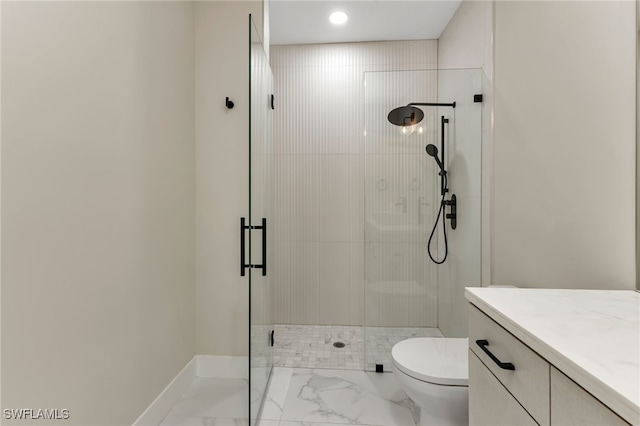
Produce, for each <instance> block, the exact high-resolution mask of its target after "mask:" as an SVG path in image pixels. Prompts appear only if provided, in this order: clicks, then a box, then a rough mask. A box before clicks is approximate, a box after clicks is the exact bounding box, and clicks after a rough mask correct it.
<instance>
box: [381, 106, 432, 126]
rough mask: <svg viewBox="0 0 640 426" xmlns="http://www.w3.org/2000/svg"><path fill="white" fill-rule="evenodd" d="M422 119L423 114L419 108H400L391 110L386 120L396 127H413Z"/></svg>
mask: <svg viewBox="0 0 640 426" xmlns="http://www.w3.org/2000/svg"><path fill="white" fill-rule="evenodd" d="M423 118H424V112H422V110H421V109H420V108H416V107H413V106H408V105H407V106H401V107H398V108H396V109H393V110H391V112H390V113H389V115H387V119H388V120H389V122H390V123H391V124H393V125H396V126H402V127H406V126H413V125H415V124H418V123H419V122H421V121H422V119H423Z"/></svg>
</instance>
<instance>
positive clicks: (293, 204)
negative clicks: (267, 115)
mask: <svg viewBox="0 0 640 426" xmlns="http://www.w3.org/2000/svg"><path fill="white" fill-rule="evenodd" d="M270 55H271V67H272V69H273V74H274V94H275V97H276V110H275V122H274V161H273V164H274V169H275V173H276V181H275V195H274V200H275V212H274V219H273V221H274V228H273V229H274V238H275V240H276V247H277V249H276V254H277V255H278V257H279V258H278V263H277V264H276V265H275V266H274V277H273V280H274V281H273V282H274V321H275V322H276V323H282V324H335V325H363V323H364V309H365V306H364V287H365V284H364V282H365V271H364V257H365V253H364V250H365V244H364V227H365V212H364V208H365V203H364V193H365V185H364V174H365V171H364V170H365V159H364V153H365V140H366V139H365V134H364V131H365V118H364V117H365V105H364V98H365V96H364V73H365V72H367V71H391V70H424V69H436V68H437V56H438V54H437V41H436V40H420V41H393V42H373V43H340V44H325V45H292V46H271V51H270ZM415 84H416V83H413V84H407V85H406V86H405V87H403V88H402V89H403V90H402V92H403V93H401V94H400V95H399V96H400V98H402V96H403V95H404V96H409V95H411V94H412V93H413V90H415ZM427 84H428V83H427ZM409 97H410V96H409ZM434 97H435V92H434ZM400 98H398V99H393V98H390V99H386V100H385V102H391V103H392V104H393V103H394V102H395V101H396V100H397V101H400ZM418 101H420V100H418ZM407 102H410V101H407ZM405 103H406V102H405ZM398 105H400V104H398ZM385 116H386V115H385ZM380 121H381V122H382V121H384V120H380ZM380 125H382V123H381V124H380ZM378 148H379V150H378V151H377V152H378V153H380V154H385V155H388V154H389V153H391V152H396V151H389V149H387V148H383V147H382V146H381V147H378ZM392 149H394V148H392ZM418 150H419V152H420V153H422V152H423V150H424V144H423V143H419V144H416V145H415V146H413V148H411V149H409V150H407V147H404V148H403V149H402V150H401V151H399V152H397V153H399V154H414V153H416V152H418ZM368 151H369V152H371V151H370V150H368ZM397 164H398V166H399V167H406V162H403V161H402V160H401V159H398V162H397ZM403 250H404V249H402V250H401V251H403ZM406 250H408V251H411V250H414V251H415V247H414V248H412V249H409V248H408V247H406ZM407 261H408V262H413V263H415V260H411V259H410V258H407ZM378 285H379V286H383V284H378ZM411 303H413V302H411ZM411 303H409V302H407V306H406V307H405V306H403V307H402V309H404V313H403V314H402V315H405V316H406V318H402V319H399V321H401V322H402V324H398V325H407V324H412V323H415V322H420V323H421V324H419V325H427V324H422V322H424V321H426V319H425V318H423V317H424V316H425V315H427V314H425V313H424V312H423V311H422V310H421V309H419V308H417V307H416V306H413V305H411ZM385 312H387V310H385ZM389 315H391V316H393V315H396V314H392V313H391V311H388V315H387V316H389ZM410 316H411V317H412V319H415V321H410V318H409V317H410ZM390 325H391V324H390Z"/></svg>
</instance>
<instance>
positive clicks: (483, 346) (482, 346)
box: [476, 339, 516, 370]
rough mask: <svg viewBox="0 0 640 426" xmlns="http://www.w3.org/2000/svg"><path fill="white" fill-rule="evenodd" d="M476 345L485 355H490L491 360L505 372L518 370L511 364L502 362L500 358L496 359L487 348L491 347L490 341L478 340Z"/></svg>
mask: <svg viewBox="0 0 640 426" xmlns="http://www.w3.org/2000/svg"><path fill="white" fill-rule="evenodd" d="M476 344H477V345H478V346H480V349H482V350H483V351H484V353H485V354H487V355H489V358H491V359H492V360H493V362H495V363H496V364H498V367H500V368H502V369H503V370H515V369H516V367H515V365H513V364H511V363H510V362H502V361H500V360H499V359H498V358H496V356H495V355H494V354H492V353H491V351H490V350H489V349H487V346H489V341H488V340H484V339H482V340H476Z"/></svg>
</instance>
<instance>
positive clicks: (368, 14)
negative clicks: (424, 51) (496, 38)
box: [269, 0, 461, 45]
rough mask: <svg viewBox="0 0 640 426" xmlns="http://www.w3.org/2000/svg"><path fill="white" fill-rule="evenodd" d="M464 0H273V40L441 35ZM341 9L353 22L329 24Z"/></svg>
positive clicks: (332, 40)
mask: <svg viewBox="0 0 640 426" xmlns="http://www.w3.org/2000/svg"><path fill="white" fill-rule="evenodd" d="M460 3H461V0H444V1H435V0H413V1H405V0H359V1H358V0H356V1H337V0H336V1H333V0H325V1H313V0H271V1H270V2H269V22H270V25H269V27H270V40H271V44H272V45H273V44H305V43H341V42H357V41H377V40H423V39H437V38H439V37H440V34H441V33H442V31H443V30H444V29H445V27H446V26H447V24H448V23H449V20H450V19H451V17H452V16H453V14H454V13H455V11H456V9H458V6H459V5H460ZM337 10H341V11H343V12H346V13H347V15H349V21H348V22H347V23H346V24H344V25H341V26H336V25H333V24H331V23H330V22H329V15H330V14H331V13H332V12H334V11H337Z"/></svg>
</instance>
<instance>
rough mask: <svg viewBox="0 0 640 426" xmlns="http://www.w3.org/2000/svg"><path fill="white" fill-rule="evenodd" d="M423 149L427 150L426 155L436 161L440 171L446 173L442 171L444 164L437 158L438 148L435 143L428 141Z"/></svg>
mask: <svg viewBox="0 0 640 426" xmlns="http://www.w3.org/2000/svg"><path fill="white" fill-rule="evenodd" d="M425 150H426V151H427V155H429V156H431V157H433V159H434V160H436V163H438V167H440V173H447V172H445V171H444V165H443V164H442V162H441V161H440V159H439V158H438V148H436V146H435V145H433V144H431V143H430V144H429V145H427V146H426V148H425Z"/></svg>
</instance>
